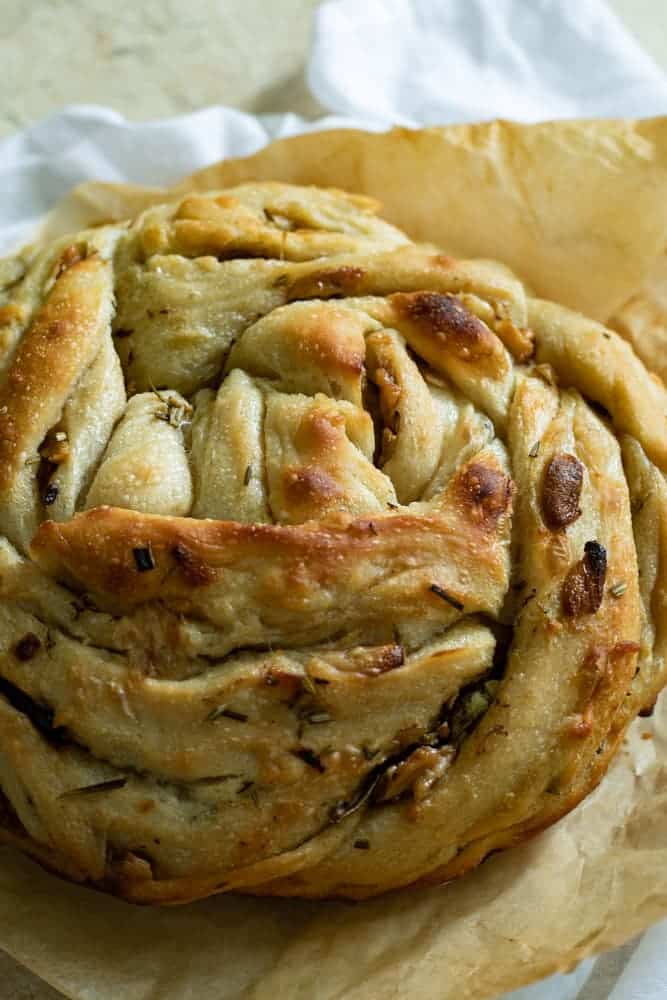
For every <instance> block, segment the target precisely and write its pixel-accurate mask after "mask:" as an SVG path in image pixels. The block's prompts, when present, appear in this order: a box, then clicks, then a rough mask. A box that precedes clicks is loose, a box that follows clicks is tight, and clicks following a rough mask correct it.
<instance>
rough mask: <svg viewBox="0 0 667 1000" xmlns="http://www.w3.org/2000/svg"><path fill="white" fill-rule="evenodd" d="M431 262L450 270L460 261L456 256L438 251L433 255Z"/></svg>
mask: <svg viewBox="0 0 667 1000" xmlns="http://www.w3.org/2000/svg"><path fill="white" fill-rule="evenodd" d="M429 263H430V264H433V266H434V267H442V268H445V269H447V270H450V269H451V268H452V267H456V265H457V263H458V261H457V260H456V259H455V258H454V257H449V256H448V255H447V254H446V253H437V254H435V255H434V256H433V257H431V259H430V261H429Z"/></svg>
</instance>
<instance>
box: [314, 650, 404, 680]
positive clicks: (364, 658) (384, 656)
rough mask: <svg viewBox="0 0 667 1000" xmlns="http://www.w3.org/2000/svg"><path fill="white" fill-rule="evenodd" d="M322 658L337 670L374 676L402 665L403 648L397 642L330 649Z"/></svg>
mask: <svg viewBox="0 0 667 1000" xmlns="http://www.w3.org/2000/svg"><path fill="white" fill-rule="evenodd" d="M324 659H325V660H326V662H327V663H328V664H330V665H331V666H333V667H335V668H336V669H337V670H341V671H345V672H346V673H351V674H360V675H364V676H366V677H376V676H378V675H379V674H386V673H387V671H388V670H396V669H397V668H398V667H402V666H403V664H404V663H405V650H404V649H403V647H402V646H401V645H399V644H398V643H388V644H387V645H386V646H370V647H367V648H364V647H360V648H358V649H350V650H347V649H346V650H332V651H331V652H329V653H327V655H326V656H325V657H324Z"/></svg>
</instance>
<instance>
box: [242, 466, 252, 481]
mask: <svg viewBox="0 0 667 1000" xmlns="http://www.w3.org/2000/svg"><path fill="white" fill-rule="evenodd" d="M251 479H252V465H247V466H246V470H245V474H244V476H243V485H244V486H247V485H248V483H249V482H250V480H251Z"/></svg>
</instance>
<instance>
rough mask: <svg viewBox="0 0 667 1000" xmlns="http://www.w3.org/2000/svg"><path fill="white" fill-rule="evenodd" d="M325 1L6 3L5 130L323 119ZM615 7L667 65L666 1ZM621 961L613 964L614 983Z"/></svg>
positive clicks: (0, 14)
mask: <svg viewBox="0 0 667 1000" xmlns="http://www.w3.org/2000/svg"><path fill="white" fill-rule="evenodd" d="M528 2H530V0H528ZM317 3H318V0H270V2H269V0H188V2H187V3H182V2H181V0H144V2H142V0H114V2H113V3H110V2H109V0H0V65H2V67H3V72H2V86H1V88H0V94H1V97H0V137H2V136H3V135H8V134H10V133H11V132H14V131H16V130H17V129H20V128H24V127H25V126H26V125H29V124H31V123H32V122H34V121H36V120H38V119H40V118H42V117H44V116H46V115H48V114H51V113H52V112H54V111H56V110H57V109H58V108H60V107H62V105H64V104H68V103H73V102H77V103H85V104H106V105H110V106H112V107H114V108H115V109H116V110H118V111H120V112H121V113H122V114H124V115H126V116H127V117H128V118H132V119H139V120H141V119H147V118H157V117H162V116H166V115H174V114H181V113H184V112H188V111H192V110H194V109H195V108H199V107H202V106H205V105H207V104H218V103H223V104H232V105H235V106H237V107H240V108H243V109H244V110H247V111H252V112H259V111H296V112H298V113H300V114H303V115H305V116H307V117H316V116H317V115H318V114H319V113H320V109H319V108H318V105H317V103H316V102H315V101H314V100H313V99H312V98H311V97H310V96H309V94H308V92H307V90H306V88H305V86H304V83H303V66H304V60H305V55H306V50H307V46H308V38H309V33H310V26H311V20H312V14H313V11H314V9H315V7H316V6H317ZM611 6H612V7H613V8H614V9H615V10H616V11H617V13H618V14H619V15H620V17H621V18H622V20H623V21H624V22H625V24H626V25H627V27H628V28H629V29H630V30H631V31H632V32H633V33H634V34H635V35H636V37H637V38H638V39H639V41H640V42H641V43H642V45H643V46H644V48H645V49H646V50H647V51H648V52H649V53H650V54H651V55H652V56H653V58H654V59H655V60H656V62H658V63H659V64H660V65H661V66H663V67H664V68H665V69H666V70H667V0H611ZM627 947H630V948H631V947H632V946H631V945H630V946H627ZM620 961H621V958H620V956H618V958H616V957H615V956H609V957H608V959H607V960H606V964H607V966H608V967H609V973H610V974H609V981H610V982H613V979H614V978H615V972H616V965H617V964H619V962H620ZM0 984H2V985H0V997H1V998H2V1000H57V998H58V997H60V994H57V993H56V992H55V991H54V990H52V989H50V988H49V987H47V986H46V985H44V984H43V983H41V981H39V980H37V979H36V978H35V977H34V976H32V975H31V974H30V973H29V972H27V971H25V970H24V969H22V968H20V967H19V966H18V965H17V964H16V963H15V962H14V961H13V960H12V959H11V958H9V956H7V955H5V954H4V953H3V952H1V951H0ZM601 988H602V990H603V992H599V991H600V989H601ZM606 993H607V990H606V988H605V987H604V984H603V982H602V981H601V980H600V981H598V983H597V984H596V993H595V996H596V1000H603V997H604V996H606Z"/></svg>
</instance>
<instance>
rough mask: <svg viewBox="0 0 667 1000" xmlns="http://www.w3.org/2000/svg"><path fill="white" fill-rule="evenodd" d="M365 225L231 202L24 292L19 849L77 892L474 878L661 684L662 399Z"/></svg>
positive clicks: (7, 731) (14, 335)
mask: <svg viewBox="0 0 667 1000" xmlns="http://www.w3.org/2000/svg"><path fill="white" fill-rule="evenodd" d="M376 210H377V206H376V205H375V204H374V203H373V202H372V201H370V200H368V199H364V198H358V197H356V196H353V195H347V194H344V193H342V192H337V191H318V190H317V189H314V188H298V187H293V186H289V185H280V184H249V185H242V186H240V187H239V188H236V189H233V190H229V191H225V192H213V193H210V194H197V195H193V196H187V197H185V198H184V199H182V200H181V201H180V202H176V203H173V204H169V205H162V206H157V207H153V208H150V209H149V210H148V211H147V212H145V213H143V215H141V216H139V217H138V218H137V219H136V220H134V221H133V222H132V223H130V224H129V225H127V226H102V227H100V228H99V229H98V230H95V231H91V232H87V233H81V234H78V235H77V236H76V238H74V239H72V238H68V239H67V240H62V241H61V242H60V243H58V244H54V245H53V246H51V247H48V248H45V249H43V250H39V251H36V252H34V253H33V254H32V255H30V256H28V255H26V257H25V258H20V259H17V260H16V261H14V262H13V263H12V262H9V263H8V264H7V265H6V266H5V267H4V269H3V273H5V271H6V272H7V274H8V275H9V277H10V279H11V282H10V285H9V286H8V291H5V292H3V299H2V302H1V303H0V532H1V535H2V537H0V731H1V733H2V735H0V789H1V791H2V797H0V838H2V839H4V840H6V841H7V842H9V843H13V844H16V845H17V846H19V847H20V848H21V849H22V850H25V851H27V852H28V853H30V854H31V855H32V856H33V857H36V858H37V859H38V860H39V861H40V862H41V863H42V864H44V865H45V866H47V867H49V868H51V869H53V870H55V871H58V872H60V873H61V874H63V875H65V876H66V877H68V878H71V879H75V880H79V881H88V882H91V883H92V884H94V885H96V886H98V887H100V888H102V889H105V890H108V891H111V892H115V893H117V894H119V895H122V896H124V897H126V898H127V899H131V900H134V901H136V902H142V903H149V902H159V903H177V902H185V901H187V900H190V899H196V898H199V897H201V896H205V895H208V894H210V893H214V892H220V891H230V890H239V891H244V892H253V893H263V894H280V895H302V896H344V897H351V898H363V897H366V896H370V895H374V894H376V893H378V892H381V891H384V890H387V889H390V888H396V887H400V886H404V885H413V884H427V883H432V882H436V881H443V880H447V879H450V878H454V877H458V876H459V875H461V874H463V873H464V872H465V871H467V870H469V869H470V868H472V867H474V866H475V865H476V864H478V863H480V861H482V860H483V858H484V857H485V856H486V855H487V854H488V853H489V852H490V851H492V850H497V849H500V848H502V847H506V846H509V845H511V844H513V843H517V842H519V841H520V840H521V839H523V838H525V837H527V836H530V835H532V834H534V833H535V832H537V831H538V830H540V829H543V828H545V827H546V826H548V825H549V824H550V823H552V822H554V821H555V820H556V819H557V818H558V817H559V816H561V815H563V814H564V813H565V812H567V811H568V810H569V809H571V808H573V806H574V805H575V804H576V803H577V802H578V801H580V800H581V799H582V798H583V797H584V796H585V795H586V794H587V793H588V791H589V790H590V789H591V788H593V787H594V786H595V784H596V783H597V782H598V781H599V780H600V779H601V777H602V775H603V774H604V770H605V768H606V766H607V764H608V762H609V760H610V758H611V755H612V754H613V752H614V750H615V748H616V746H617V745H618V743H619V740H620V739H621V737H622V734H623V732H624V729H625V727H626V726H627V724H628V722H629V721H630V720H631V719H632V718H633V717H634V715H635V714H636V713H637V711H639V710H640V709H641V708H642V707H645V706H647V705H649V704H650V703H651V702H652V701H653V700H654V699H655V697H656V694H657V693H658V691H659V690H660V688H661V687H662V685H663V684H664V682H665V678H666V677H667V584H666V582H665V581H666V580H667V564H666V562H665V561H666V559H667V486H666V485H665V472H666V471H667V465H666V463H667V451H666V450H665V440H667V396H666V394H665V390H664V387H663V386H662V384H661V383H659V382H658V381H657V380H656V379H654V378H653V377H652V376H650V375H649V374H648V372H647V371H646V370H645V368H644V367H643V365H642V363H641V362H640V361H639V360H638V358H637V357H636V356H635V355H634V353H633V352H632V350H631V348H630V347H629V346H628V345H627V344H626V343H625V342H624V341H623V340H622V339H621V338H620V337H618V336H616V335H615V334H613V333H611V332H610V331H608V330H605V329H604V328H603V327H601V326H599V324H595V323H592V322H590V321H588V320H586V319H584V318H583V317H580V316H577V315H576V314H574V313H571V312H569V311H567V310H564V309H562V308H561V307H559V306H556V305H554V304H552V303H546V302H540V301H537V300H534V299H530V298H528V299H527V298H526V294H525V291H524V288H523V286H522V285H521V283H520V282H519V281H518V280H517V279H516V278H514V277H513V276H512V275H511V274H509V273H508V272H507V270H506V269H505V268H503V267H502V266H500V265H496V264H493V263H491V262H487V261H456V260H454V259H452V258H450V257H447V256H445V255H444V254H440V253H438V252H436V251H434V250H433V249H432V248H427V247H419V246H415V245H413V244H411V243H410V242H409V240H408V239H407V237H406V236H405V235H404V234H402V233H400V232H398V231H397V230H396V229H394V228H393V227H391V226H389V225H388V224H386V223H384V222H382V221H381V220H379V219H378V218H377V217H376V214H375V213H376ZM591 403H593V404H595V406H591ZM600 407H602V408H603V412H602V413H601V414H600Z"/></svg>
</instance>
